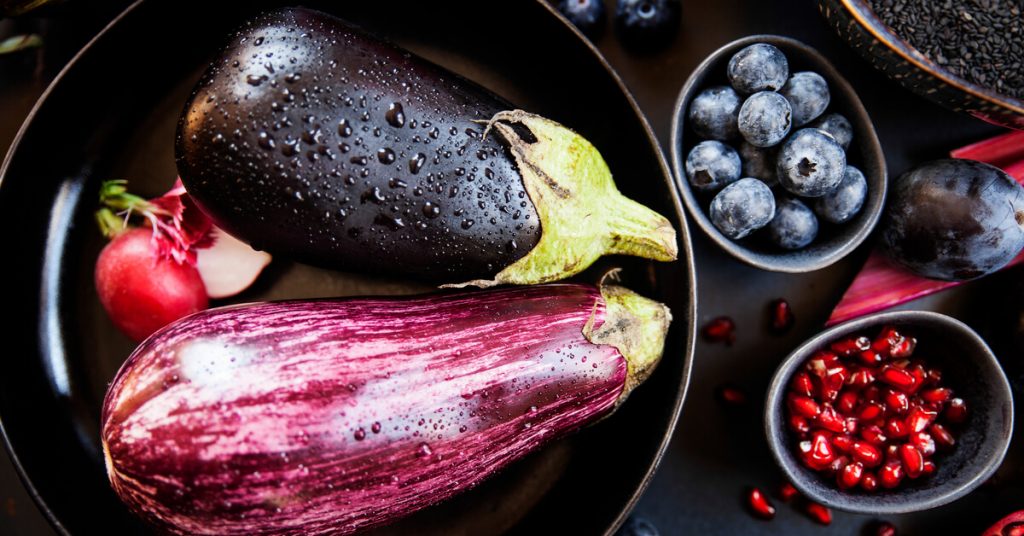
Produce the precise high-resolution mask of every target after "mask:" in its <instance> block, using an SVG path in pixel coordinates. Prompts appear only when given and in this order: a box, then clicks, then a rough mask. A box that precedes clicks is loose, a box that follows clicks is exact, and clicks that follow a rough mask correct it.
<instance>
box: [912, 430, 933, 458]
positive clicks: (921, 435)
mask: <svg viewBox="0 0 1024 536" xmlns="http://www.w3.org/2000/svg"><path fill="white" fill-rule="evenodd" d="M910 444H911V445H914V448H916V449H917V450H919V451H921V454H923V455H924V456H925V457H928V456H932V455H934V454H935V438H933V437H932V435H931V434H929V433H928V432H918V433H916V434H911V436H910Z"/></svg>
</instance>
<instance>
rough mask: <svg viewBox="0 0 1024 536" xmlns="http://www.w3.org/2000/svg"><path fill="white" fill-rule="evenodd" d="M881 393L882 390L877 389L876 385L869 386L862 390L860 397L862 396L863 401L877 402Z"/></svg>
mask: <svg viewBox="0 0 1024 536" xmlns="http://www.w3.org/2000/svg"><path fill="white" fill-rule="evenodd" d="M881 393H882V390H881V389H879V388H878V386H877V385H871V386H869V387H868V388H867V389H864V392H863V393H861V396H863V397H864V400H867V401H868V402H878V400H879V396H880V395H881Z"/></svg>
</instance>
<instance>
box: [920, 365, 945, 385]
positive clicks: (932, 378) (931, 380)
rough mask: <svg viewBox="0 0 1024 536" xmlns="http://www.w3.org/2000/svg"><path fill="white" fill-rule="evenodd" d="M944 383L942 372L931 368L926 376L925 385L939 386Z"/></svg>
mask: <svg viewBox="0 0 1024 536" xmlns="http://www.w3.org/2000/svg"><path fill="white" fill-rule="evenodd" d="M941 381H942V371H941V370H939V369H937V368H930V369H928V371H927V372H926V373H925V375H924V383H925V385H938V384H939V382H941Z"/></svg>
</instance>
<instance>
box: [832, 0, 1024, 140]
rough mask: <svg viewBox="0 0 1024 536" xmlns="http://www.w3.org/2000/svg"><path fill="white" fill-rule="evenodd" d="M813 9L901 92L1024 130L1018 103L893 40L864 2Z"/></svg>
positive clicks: (842, 1) (839, 0)
mask: <svg viewBox="0 0 1024 536" xmlns="http://www.w3.org/2000/svg"><path fill="white" fill-rule="evenodd" d="M818 8H819V9H820V10H821V14H822V15H824V16H825V18H826V19H828V22H829V25H831V26H832V29H834V30H835V31H836V33H837V34H839V36H840V37H841V38H843V39H844V40H845V41H846V42H847V43H849V45H850V46H851V47H853V49H854V50H856V51H857V52H858V53H859V54H860V55H861V56H863V57H864V59H866V60H868V61H869V62H871V64H872V65H874V66H875V68H877V69H879V70H880V71H882V72H884V73H885V74H887V75H888V76H889V77H890V78H892V79H893V80H895V81H897V82H899V83H900V84H901V85H902V86H903V87H905V88H907V89H909V90H911V91H913V92H914V93H917V94H918V95H920V96H922V97H924V98H926V99H929V100H931V101H932V102H935V103H937V104H940V105H942V106H945V107H947V108H949V109H951V110H955V111H957V112H965V113H968V114H971V115H973V116H975V117H977V118H979V119H983V120H985V121H988V122H990V123H993V124H996V125H1001V126H1004V127H1007V128H1015V129H1018V130H1024V101H1021V100H1020V99H1015V98H1013V97H1010V96H1008V95H1003V94H1000V93H997V92H996V91H994V90H993V89H991V88H988V87H985V86H980V85H978V84H975V83H973V82H969V81H967V80H964V79H963V78H960V77H959V76H957V75H955V74H953V73H951V72H949V71H948V70H946V69H944V68H942V67H941V66H940V65H938V64H937V63H935V62H933V61H932V60H930V59H928V58H927V57H926V56H925V55H924V54H921V53H920V52H919V51H918V50H917V49H915V48H914V47H913V46H911V45H910V43H908V42H906V41H905V40H903V39H902V38H901V37H900V36H898V35H896V34H895V33H894V32H893V30H892V29H891V28H890V27H889V26H888V25H886V24H885V23H884V22H882V21H881V19H879V18H878V15H876V14H875V12H874V11H872V9H871V7H870V6H869V5H868V4H867V2H865V0H818Z"/></svg>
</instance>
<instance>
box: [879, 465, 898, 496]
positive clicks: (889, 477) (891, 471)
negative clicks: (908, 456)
mask: <svg viewBox="0 0 1024 536" xmlns="http://www.w3.org/2000/svg"><path fill="white" fill-rule="evenodd" d="M902 480H903V465H901V464H900V462H899V461H891V462H886V464H885V465H883V466H882V468H881V469H880V470H879V471H878V483H879V484H881V486H882V487H883V488H889V489H892V488H895V487H896V486H899V485H900V482H901V481H902Z"/></svg>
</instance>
